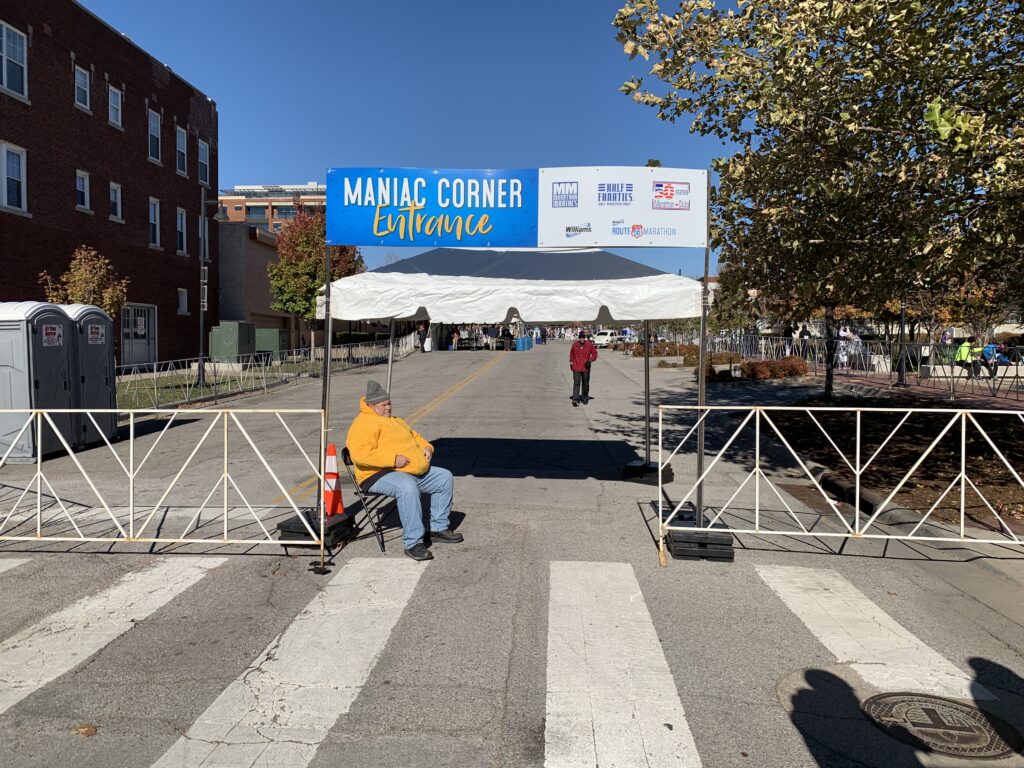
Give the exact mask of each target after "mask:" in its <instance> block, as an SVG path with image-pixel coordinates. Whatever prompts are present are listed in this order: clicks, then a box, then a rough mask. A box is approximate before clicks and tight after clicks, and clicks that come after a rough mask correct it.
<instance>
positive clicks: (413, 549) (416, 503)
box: [345, 381, 462, 560]
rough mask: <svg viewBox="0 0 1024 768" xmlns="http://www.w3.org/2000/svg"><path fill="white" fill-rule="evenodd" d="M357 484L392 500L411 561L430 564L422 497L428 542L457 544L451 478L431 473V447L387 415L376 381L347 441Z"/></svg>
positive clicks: (388, 404)
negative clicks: (425, 503)
mask: <svg viewBox="0 0 1024 768" xmlns="http://www.w3.org/2000/svg"><path fill="white" fill-rule="evenodd" d="M345 444H346V446H347V447H348V451H349V454H350V455H351V456H352V463H353V464H354V465H355V474H356V482H358V483H359V485H360V487H361V488H363V489H365V490H368V491H371V492H372V493H382V494H384V495H385V496H393V497H394V498H395V500H396V501H397V502H398V516H399V517H400V518H401V519H402V543H403V545H404V546H405V554H406V555H407V556H408V557H411V558H412V559H413V560H432V559H433V557H434V556H433V555H432V554H430V550H429V549H427V548H426V546H425V545H424V543H423V536H424V533H425V531H424V528H423V507H422V505H421V504H420V494H421V493H429V494H430V541H431V542H443V543H446V544H457V543H459V542H460V541H462V534H461V533H456V532H454V531H452V530H451V528H450V527H449V520H448V518H449V516H450V514H451V511H452V473H451V472H449V471H448V470H447V469H441V468H440V467H432V466H431V465H430V461H431V459H432V458H433V457H434V447H433V446H432V445H431V444H430V443H428V442H427V441H426V440H425V439H424V437H423V435H421V434H419V433H418V432H416V431H415V430H414V429H413V428H412V427H410V426H409V425H408V424H406V423H405V422H404V421H402V420H401V419H399V418H396V417H394V416H392V415H391V395H389V394H388V393H387V392H386V391H385V390H384V387H382V386H381V385H380V384H378V383H377V382H376V381H369V382H367V384H366V397H364V398H362V399H361V400H360V401H359V415H358V416H356V419H355V421H353V422H352V426H351V427H349V430H348V437H347V438H346V440H345Z"/></svg>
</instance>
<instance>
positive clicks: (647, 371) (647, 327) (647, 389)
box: [644, 320, 651, 467]
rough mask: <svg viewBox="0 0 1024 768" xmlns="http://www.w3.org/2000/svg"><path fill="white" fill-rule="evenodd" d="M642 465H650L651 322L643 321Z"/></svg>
mask: <svg viewBox="0 0 1024 768" xmlns="http://www.w3.org/2000/svg"><path fill="white" fill-rule="evenodd" d="M644 449H645V451H644V464H646V465H647V466H648V467H650V465H651V321H650V320H644Z"/></svg>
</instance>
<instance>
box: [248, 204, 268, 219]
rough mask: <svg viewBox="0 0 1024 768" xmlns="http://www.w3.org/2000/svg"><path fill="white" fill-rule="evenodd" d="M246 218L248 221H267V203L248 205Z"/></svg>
mask: <svg viewBox="0 0 1024 768" xmlns="http://www.w3.org/2000/svg"><path fill="white" fill-rule="evenodd" d="M245 220H246V221H266V220H267V206H265V205H247V206H246V207H245Z"/></svg>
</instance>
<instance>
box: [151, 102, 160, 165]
mask: <svg viewBox="0 0 1024 768" xmlns="http://www.w3.org/2000/svg"><path fill="white" fill-rule="evenodd" d="M149 159H150V160H156V161H157V162H158V163H159V162H160V113H159V112H154V111H153V110H152V109H151V110H149Z"/></svg>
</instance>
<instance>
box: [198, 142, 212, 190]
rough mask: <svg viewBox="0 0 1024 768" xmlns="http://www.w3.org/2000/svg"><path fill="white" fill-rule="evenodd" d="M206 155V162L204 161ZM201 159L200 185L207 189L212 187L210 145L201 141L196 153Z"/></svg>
mask: <svg viewBox="0 0 1024 768" xmlns="http://www.w3.org/2000/svg"><path fill="white" fill-rule="evenodd" d="M203 155H206V160H205V161H204V160H203ZM196 157H197V158H198V159H199V171H198V172H199V183H200V184H202V185H203V186H205V187H208V186H210V145H209V143H208V142H205V141H203V140H202V139H199V151H198V152H196Z"/></svg>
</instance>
